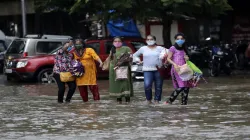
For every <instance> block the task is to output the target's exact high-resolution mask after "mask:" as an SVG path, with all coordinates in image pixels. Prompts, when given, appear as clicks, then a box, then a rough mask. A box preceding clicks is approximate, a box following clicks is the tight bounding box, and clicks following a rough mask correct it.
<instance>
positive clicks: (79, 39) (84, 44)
mask: <svg viewBox="0 0 250 140" xmlns="http://www.w3.org/2000/svg"><path fill="white" fill-rule="evenodd" d="M77 41H80V42H81V44H82V47H83V48H85V47H86V43H85V41H83V39H81V38H78V39H75V41H74V43H76V42H77Z"/></svg>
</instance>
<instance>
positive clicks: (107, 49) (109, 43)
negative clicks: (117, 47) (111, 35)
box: [105, 41, 113, 54]
mask: <svg viewBox="0 0 250 140" xmlns="http://www.w3.org/2000/svg"><path fill="white" fill-rule="evenodd" d="M112 47H113V42H112V41H106V42H105V52H106V54H109V53H110V50H111V49H112Z"/></svg>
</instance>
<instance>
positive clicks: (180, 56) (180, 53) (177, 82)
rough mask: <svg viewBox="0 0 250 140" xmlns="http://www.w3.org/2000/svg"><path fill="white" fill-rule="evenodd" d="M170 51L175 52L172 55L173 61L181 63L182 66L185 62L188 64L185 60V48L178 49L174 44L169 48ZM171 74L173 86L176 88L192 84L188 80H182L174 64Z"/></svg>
mask: <svg viewBox="0 0 250 140" xmlns="http://www.w3.org/2000/svg"><path fill="white" fill-rule="evenodd" d="M169 51H170V52H172V53H173V56H172V61H173V62H174V63H175V64H177V65H179V66H182V65H184V64H186V61H185V58H184V56H185V51H184V50H177V49H176V48H175V47H174V46H172V47H171V48H170V49H169ZM171 76H172V82H173V86H174V88H175V89H177V88H182V87H190V84H189V83H188V81H182V80H181V78H180V77H179V75H178V73H177V72H176V71H175V68H174V66H172V69H171Z"/></svg>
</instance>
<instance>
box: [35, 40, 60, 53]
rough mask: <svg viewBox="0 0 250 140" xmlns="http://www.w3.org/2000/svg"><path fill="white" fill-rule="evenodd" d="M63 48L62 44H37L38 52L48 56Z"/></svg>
mask: <svg viewBox="0 0 250 140" xmlns="http://www.w3.org/2000/svg"><path fill="white" fill-rule="evenodd" d="M61 46H62V42H37V46H36V52H37V53H45V54H48V53H50V52H52V51H54V50H56V49H57V48H59V47H61Z"/></svg>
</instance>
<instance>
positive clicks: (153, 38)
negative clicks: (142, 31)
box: [147, 35, 156, 41]
mask: <svg viewBox="0 0 250 140" xmlns="http://www.w3.org/2000/svg"><path fill="white" fill-rule="evenodd" d="M148 37H152V38H153V39H154V40H155V41H156V37H155V36H154V35H147V38H148Z"/></svg>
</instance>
